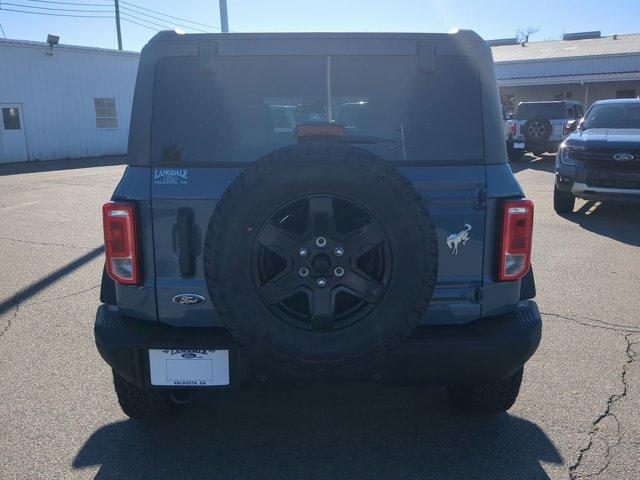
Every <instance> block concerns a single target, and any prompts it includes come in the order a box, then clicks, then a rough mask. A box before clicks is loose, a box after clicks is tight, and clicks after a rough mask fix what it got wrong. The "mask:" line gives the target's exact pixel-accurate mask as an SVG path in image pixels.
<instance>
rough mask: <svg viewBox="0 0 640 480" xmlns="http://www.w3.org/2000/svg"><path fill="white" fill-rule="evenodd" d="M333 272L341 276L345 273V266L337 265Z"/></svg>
mask: <svg viewBox="0 0 640 480" xmlns="http://www.w3.org/2000/svg"><path fill="white" fill-rule="evenodd" d="M333 273H334V274H335V276H336V277H341V276H343V275H344V268H342V267H336V269H335V270H334V271H333Z"/></svg>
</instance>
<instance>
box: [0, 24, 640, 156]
mask: <svg viewBox="0 0 640 480" xmlns="http://www.w3.org/2000/svg"><path fill="white" fill-rule="evenodd" d="M487 43H489V44H490V45H491V49H492V51H493V57H494V61H495V71H496V77H497V79H498V86H499V87H500V98H501V100H502V104H503V107H504V110H505V111H506V112H509V111H511V110H513V108H514V107H515V105H517V104H518V102H521V101H529V100H561V99H572V100H577V101H580V102H582V103H583V105H584V107H585V109H586V108H587V107H588V106H589V105H590V104H591V103H593V102H594V101H596V100H600V99H605V98H620V97H637V96H638V95H639V94H640V34H630V35H613V36H609V37H602V36H601V35H600V32H583V33H574V34H567V35H565V36H564V39H563V40H557V41H548V42H528V43H524V44H520V43H517V41H516V40H515V39H505V40H492V41H489V42H487ZM138 60H139V54H138V53H135V52H120V51H117V50H107V49H100V48H87V47H75V46H69V45H56V46H54V47H53V48H50V47H49V45H48V44H46V43H39V42H26V41H18V40H2V39H0V66H1V72H2V74H1V75H0V109H1V113H2V114H1V116H0V162H15V161H22V160H50V159H56V158H79V157H91V156H101V155H120V154H124V153H126V150H127V139H128V131H129V117H130V114H131V103H132V98H133V89H134V86H135V78H136V71H137V66H138Z"/></svg>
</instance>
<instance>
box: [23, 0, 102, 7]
mask: <svg viewBox="0 0 640 480" xmlns="http://www.w3.org/2000/svg"><path fill="white" fill-rule="evenodd" d="M22 1H23V2H35V3H54V4H57V5H79V6H82V7H111V6H112V5H111V4H110V3H86V2H83V3H77V2H54V1H53V0H22Z"/></svg>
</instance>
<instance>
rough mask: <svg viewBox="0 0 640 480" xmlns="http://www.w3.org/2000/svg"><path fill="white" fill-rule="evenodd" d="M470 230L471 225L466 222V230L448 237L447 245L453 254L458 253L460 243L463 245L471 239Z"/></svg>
mask: <svg viewBox="0 0 640 480" xmlns="http://www.w3.org/2000/svg"><path fill="white" fill-rule="evenodd" d="M469 230H471V225H469V224H468V223H465V224H464V230H462V231H461V232H458V233H452V234H451V235H449V236H448V237H447V247H449V250H451V255H457V254H458V245H460V244H461V243H462V245H466V244H467V240H469Z"/></svg>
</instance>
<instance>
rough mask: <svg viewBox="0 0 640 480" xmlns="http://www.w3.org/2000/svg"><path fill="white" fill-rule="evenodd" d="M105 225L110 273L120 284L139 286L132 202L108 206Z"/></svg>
mask: <svg viewBox="0 0 640 480" xmlns="http://www.w3.org/2000/svg"><path fill="white" fill-rule="evenodd" d="M102 222H103V227H104V247H105V253H106V257H107V273H108V274H109V276H110V277H111V278H113V279H114V280H115V281H116V282H118V283H122V284H125V285H135V284H137V283H138V282H139V281H140V278H139V269H138V247H137V241H136V211H135V207H134V206H133V204H131V203H115V202H113V203H105V204H104V205H103V206H102Z"/></svg>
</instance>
